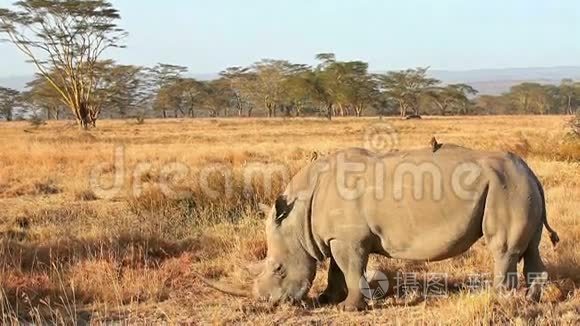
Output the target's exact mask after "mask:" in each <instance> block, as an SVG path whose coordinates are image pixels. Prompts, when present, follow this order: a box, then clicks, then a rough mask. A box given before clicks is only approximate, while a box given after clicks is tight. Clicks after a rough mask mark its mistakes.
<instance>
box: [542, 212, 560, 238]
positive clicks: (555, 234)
mask: <svg viewBox="0 0 580 326" xmlns="http://www.w3.org/2000/svg"><path fill="white" fill-rule="evenodd" d="M543 215H544V216H543V217H542V218H543V219H544V226H545V227H546V230H548V233H549V234H550V241H551V242H552V245H553V246H554V247H556V246H557V245H558V242H560V237H559V236H558V233H557V232H556V231H554V229H552V228H551V227H550V224H548V218H547V216H546V208H545V205H544V213H543Z"/></svg>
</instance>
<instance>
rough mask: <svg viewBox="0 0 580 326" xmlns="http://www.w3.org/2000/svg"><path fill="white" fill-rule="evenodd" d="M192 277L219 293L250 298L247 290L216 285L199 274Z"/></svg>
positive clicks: (194, 273)
mask: <svg viewBox="0 0 580 326" xmlns="http://www.w3.org/2000/svg"><path fill="white" fill-rule="evenodd" d="M193 275H195V276H196V277H197V278H199V279H200V280H201V281H202V282H203V283H205V284H206V285H207V286H209V287H211V288H214V289H216V290H218V291H220V292H223V293H226V294H229V295H233V296H235V297H243V298H247V297H251V293H250V291H248V290H243V289H235V288H232V287H231V286H229V285H224V284H219V283H216V282H214V281H211V280H209V279H207V278H205V277H203V276H201V275H200V274H199V273H196V272H193Z"/></svg>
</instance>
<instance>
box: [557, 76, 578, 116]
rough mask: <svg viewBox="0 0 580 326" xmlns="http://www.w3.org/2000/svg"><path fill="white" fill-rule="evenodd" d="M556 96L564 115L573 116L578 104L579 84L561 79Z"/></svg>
mask: <svg viewBox="0 0 580 326" xmlns="http://www.w3.org/2000/svg"><path fill="white" fill-rule="evenodd" d="M558 94H559V96H560V100H561V104H562V106H563V108H564V110H563V111H564V112H563V113H564V114H574V111H575V108H576V107H577V106H578V103H579V102H580V83H577V82H574V81H573V80H572V79H568V78H567V79H562V82H561V83H560V86H559V91H558Z"/></svg>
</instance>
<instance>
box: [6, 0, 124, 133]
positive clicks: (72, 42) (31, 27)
mask: <svg viewBox="0 0 580 326" xmlns="http://www.w3.org/2000/svg"><path fill="white" fill-rule="evenodd" d="M120 18H121V16H120V15H119V12H118V10H116V9H115V8H113V6H112V5H111V3H110V2H108V1H105V0H24V1H18V2H15V3H14V5H13V8H11V9H6V8H0V34H3V35H4V36H5V37H4V38H3V39H4V40H5V41H8V42H10V43H12V44H14V45H15V46H16V47H17V48H18V49H19V50H20V51H21V52H22V53H24V54H25V55H26V56H27V58H28V60H29V61H31V62H32V63H33V64H34V65H35V66H36V68H37V69H38V71H39V73H40V74H41V75H42V76H43V77H44V78H46V80H47V81H48V82H49V84H50V85H51V86H52V87H54V89H55V90H56V91H57V93H58V94H59V96H60V100H61V101H62V102H63V103H64V104H65V105H66V106H67V107H68V108H70V110H71V111H72V113H73V114H74V116H75V118H76V120H77V122H78V124H79V126H80V127H82V128H84V129H87V128H89V127H91V126H93V127H94V126H95V124H96V121H97V119H98V113H99V110H100V108H98V107H97V105H96V101H95V99H94V94H95V90H96V88H97V83H98V80H99V76H98V74H99V64H98V63H99V60H100V59H101V57H102V55H103V52H104V51H105V50H107V49H110V48H119V47H123V46H122V45H121V44H120V42H121V41H122V39H123V38H124V37H125V36H126V33H125V32H124V31H123V30H122V29H121V28H119V27H118V26H117V24H116V22H117V21H118V20H119V19H120Z"/></svg>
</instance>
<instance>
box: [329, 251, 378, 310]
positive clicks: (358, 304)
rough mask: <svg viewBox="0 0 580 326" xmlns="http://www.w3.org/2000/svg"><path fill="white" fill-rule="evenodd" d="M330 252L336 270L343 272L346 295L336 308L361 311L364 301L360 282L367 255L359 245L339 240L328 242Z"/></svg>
mask: <svg viewBox="0 0 580 326" xmlns="http://www.w3.org/2000/svg"><path fill="white" fill-rule="evenodd" d="M330 250H331V252H332V256H333V257H334V260H335V261H336V264H337V266H338V268H340V270H341V271H342V272H343V274H344V278H345V281H346V287H347V291H348V294H347V296H346V299H345V300H344V301H342V302H341V303H340V304H339V305H338V306H339V308H341V309H344V310H346V311H356V310H363V309H365V308H366V306H367V304H366V302H365V300H364V297H363V294H362V291H361V288H360V281H361V278H363V277H364V271H365V269H366V266H367V261H368V258H369V253H368V251H367V250H365V249H364V248H363V246H362V245H361V244H360V243H347V242H343V241H340V240H332V241H331V242H330Z"/></svg>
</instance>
